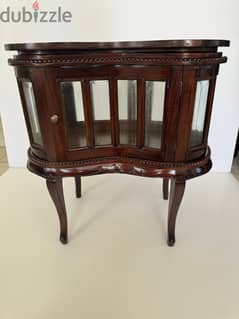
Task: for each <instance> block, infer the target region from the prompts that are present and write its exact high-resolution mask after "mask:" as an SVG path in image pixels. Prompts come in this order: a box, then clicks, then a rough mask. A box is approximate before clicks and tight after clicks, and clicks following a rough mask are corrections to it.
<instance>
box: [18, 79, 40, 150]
mask: <svg viewBox="0 0 239 319" xmlns="http://www.w3.org/2000/svg"><path fill="white" fill-rule="evenodd" d="M22 88H23V92H24V96H25V102H26V107H27V113H28V118H29V122H30V126H31V133H32V138H33V142H34V143H35V144H38V145H42V136H41V131H40V126H39V120H38V114H37V109H36V101H35V96H34V92H33V87H32V83H31V82H29V81H22Z"/></svg>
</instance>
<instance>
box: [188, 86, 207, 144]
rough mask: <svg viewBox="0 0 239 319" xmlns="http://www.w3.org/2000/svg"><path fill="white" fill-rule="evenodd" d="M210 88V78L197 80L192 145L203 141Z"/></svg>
mask: <svg viewBox="0 0 239 319" xmlns="http://www.w3.org/2000/svg"><path fill="white" fill-rule="evenodd" d="M208 90H209V80H203V81H198V82H197V88H196V96H195V103H194V112H193V122H192V131H191V138H190V146H196V145H199V144H201V143H202V142H203V129H204V123H205V115H206V109H207V99H208Z"/></svg>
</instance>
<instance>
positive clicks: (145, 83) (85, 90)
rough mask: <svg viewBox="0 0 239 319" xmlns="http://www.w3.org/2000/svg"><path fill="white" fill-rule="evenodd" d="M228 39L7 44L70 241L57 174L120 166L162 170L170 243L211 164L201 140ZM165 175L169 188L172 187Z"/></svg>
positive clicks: (32, 160) (138, 171) (139, 171)
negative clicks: (191, 185) (195, 182)
mask: <svg viewBox="0 0 239 319" xmlns="http://www.w3.org/2000/svg"><path fill="white" fill-rule="evenodd" d="M220 46H229V41H226V40H168V41H165V40H164V41H143V42H112V43H110V42H97V43H96V42H95V43H92V42H89V43H87V42H86V43H85V42H79V43H26V44H7V45H6V46H5V48H6V49H7V50H14V51H18V54H17V55H15V56H14V57H13V58H12V59H9V64H10V65H13V66H14V67H15V72H16V78H17V82H18V86H19V91H20V95H21V101H22V105H23V112H24V115H25V120H26V125H27V129H28V134H29V139H30V144H31V147H30V149H29V152H28V157H29V160H28V164H27V166H28V169H29V170H30V171H31V172H33V173H35V174H37V175H39V176H42V177H44V178H46V183H47V187H48V190H49V193H50V195H51V197H52V200H53V201H54V203H55V206H56V209H57V212H58V216H59V220H60V240H61V241H62V243H67V240H68V235H67V215H66V208H65V203H64V196H63V187H62V178H63V177H68V176H72V177H74V178H75V184H76V196H77V197H80V196H81V177H82V176H86V175H94V174H103V173H125V174H134V175H139V176H145V177H162V178H163V197H164V199H167V198H168V193H170V194H169V195H170V196H169V213H168V244H169V245H170V246H172V245H173V244H174V243H175V223H176V216H177V212H178V208H179V206H180V202H181V200H182V197H183V193H184V189H185V182H186V180H188V179H190V178H193V177H197V176H200V175H202V174H205V173H207V172H208V171H209V170H210V168H211V165H212V163H211V160H210V149H209V147H208V145H207V139H208V131H209V125H210V117H211V111H212V104H213V95H214V90H215V84H216V77H217V74H218V70H219V64H220V63H224V62H226V57H223V56H222V53H221V52H218V47H220ZM169 180H170V181H171V183H170V192H169Z"/></svg>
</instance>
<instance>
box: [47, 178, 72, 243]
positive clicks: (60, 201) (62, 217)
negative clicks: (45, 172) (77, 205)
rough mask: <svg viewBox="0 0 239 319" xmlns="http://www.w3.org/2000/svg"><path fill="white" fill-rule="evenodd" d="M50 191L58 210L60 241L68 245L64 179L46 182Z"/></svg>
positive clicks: (51, 179) (53, 179) (52, 179)
mask: <svg viewBox="0 0 239 319" xmlns="http://www.w3.org/2000/svg"><path fill="white" fill-rule="evenodd" d="M46 184H47V188H48V191H49V193H50V195H51V198H52V200H53V202H54V204H55V206H56V210H57V213H58V216H59V221H60V241H61V242H62V243H63V244H67V242H68V237H67V216H66V206H65V200H64V193H63V184H62V178H61V177H56V178H50V179H47V181H46Z"/></svg>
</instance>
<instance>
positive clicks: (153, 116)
mask: <svg viewBox="0 0 239 319" xmlns="http://www.w3.org/2000/svg"><path fill="white" fill-rule="evenodd" d="M165 88H166V82H165V81H146V88H145V89H146V91H145V143H144V145H145V146H146V147H154V148H160V147H161V138H162V126H163V112H164V101H165Z"/></svg>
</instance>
